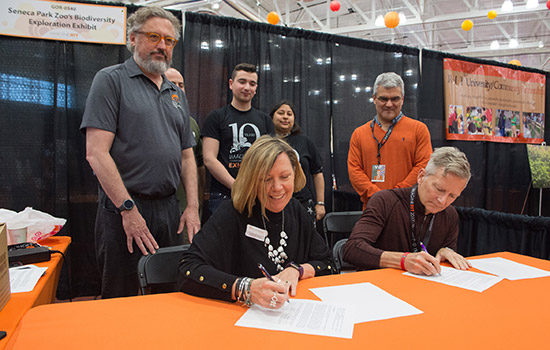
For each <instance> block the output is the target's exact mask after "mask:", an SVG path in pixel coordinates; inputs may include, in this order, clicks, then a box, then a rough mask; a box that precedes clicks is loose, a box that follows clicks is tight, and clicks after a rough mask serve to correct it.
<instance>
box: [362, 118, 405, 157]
mask: <svg viewBox="0 0 550 350" xmlns="http://www.w3.org/2000/svg"><path fill="white" fill-rule="evenodd" d="M402 116H403V112H400V113H399V115H398V116H397V117H395V118H393V120H392V122H391V125H390V127H389V128H388V131H386V135H384V138H383V139H382V142H380V141H378V139H377V138H376V136H374V123H375V122H376V124H378V126H379V127H380V129H382V124H381V123H380V122H379V121H378V116H377V115H375V116H374V119H373V120H372V122H371V123H370V129H371V131H372V137H373V138H374V140H375V141H376V143H377V144H378V150H377V152H376V158H378V165H380V158H381V157H380V150H381V149H382V147H384V145H385V144H386V142H387V141H388V139H389V138H390V135H391V132H392V131H393V127H394V126H395V124H397V122H398V121H399V120H400V119H401V117H402Z"/></svg>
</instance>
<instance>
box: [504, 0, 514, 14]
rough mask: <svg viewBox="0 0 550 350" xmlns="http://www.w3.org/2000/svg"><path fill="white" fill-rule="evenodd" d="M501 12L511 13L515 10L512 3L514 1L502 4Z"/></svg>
mask: <svg viewBox="0 0 550 350" xmlns="http://www.w3.org/2000/svg"><path fill="white" fill-rule="evenodd" d="M501 10H502V12H510V11H512V10H514V4H513V3H512V0H505V1H504V2H503V3H502V8H501Z"/></svg>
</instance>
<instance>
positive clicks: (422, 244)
mask: <svg viewBox="0 0 550 350" xmlns="http://www.w3.org/2000/svg"><path fill="white" fill-rule="evenodd" d="M420 246H421V247H422V250H423V251H425V252H426V253H428V249H426V246H425V245H424V243H422V241H420ZM428 254H430V253H428ZM432 265H433V264H432ZM434 267H435V266H434ZM437 275H438V276H441V273H438V274H437Z"/></svg>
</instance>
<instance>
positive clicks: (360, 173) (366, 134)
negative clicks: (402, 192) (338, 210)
mask: <svg viewBox="0 0 550 350" xmlns="http://www.w3.org/2000/svg"><path fill="white" fill-rule="evenodd" d="M370 124H371V121H369V122H368V123H365V124H363V125H361V126H360V127H358V128H357V129H355V131H354V132H353V134H352V135H351V140H350V143H349V153H348V173H349V179H350V181H351V184H352V186H353V188H355V190H356V191H357V193H358V194H359V196H361V201H362V202H363V209H365V206H366V204H367V201H368V200H369V198H370V197H371V196H372V195H373V194H374V193H376V192H378V191H380V190H385V189H389V188H405V187H411V186H413V185H414V184H416V178H417V175H418V172H419V171H420V169H423V168H425V167H426V165H427V164H428V161H429V160H430V155H431V154H432V143H431V139H430V132H429V131H428V128H427V127H426V125H425V124H424V123H422V122H420V121H418V120H415V119H411V118H407V117H405V116H403V117H402V118H401V120H399V121H398V122H397V124H395V126H394V128H393V131H392V133H391V135H390V137H389V138H388V141H387V142H386V144H385V145H384V146H383V147H382V149H380V164H384V165H386V181H385V182H375V183H373V182H371V178H372V166H373V165H375V164H378V158H377V157H376V150H377V143H376V141H375V140H374V138H373V137H372V131H371V126H370ZM385 134H386V132H385V131H384V130H382V129H381V128H380V127H379V126H378V124H376V123H375V124H374V135H376V138H377V139H378V140H379V141H382V139H383V138H384V135H385Z"/></svg>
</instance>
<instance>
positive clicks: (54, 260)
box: [0, 236, 71, 349]
mask: <svg viewBox="0 0 550 350" xmlns="http://www.w3.org/2000/svg"><path fill="white" fill-rule="evenodd" d="M39 243H40V244H41V245H43V246H46V247H51V248H52V249H53V250H59V251H61V252H63V253H65V251H66V250H67V247H68V246H69V244H71V237H65V236H59V237H57V236H52V237H49V238H46V239H43V240H41V241H40V242H39ZM34 265H36V266H39V267H47V268H48V269H47V270H46V273H45V274H44V276H42V277H40V279H39V280H38V283H37V284H36V286H35V287H34V289H33V290H32V291H30V292H27V293H13V294H12V295H11V298H10V300H9V301H8V303H7V304H6V306H5V307H4V308H3V309H2V311H1V312H0V330H2V331H6V332H7V337H6V338H4V339H2V340H0V349H4V347H5V346H6V344H7V343H8V340H9V338H10V337H11V336H12V335H13V333H14V330H15V329H16V327H17V325H18V324H19V320H21V318H22V317H23V315H25V313H26V312H27V311H28V310H29V309H30V308H32V307H35V306H38V305H43V304H50V303H52V302H53V301H54V300H55V292H56V290H57V282H58V281H59V273H60V272H61V267H62V266H63V259H62V257H61V254H52V256H51V259H50V261H45V262H41V263H36V264H34Z"/></svg>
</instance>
